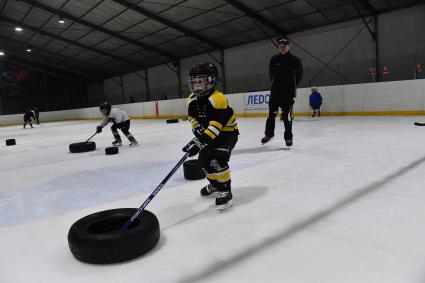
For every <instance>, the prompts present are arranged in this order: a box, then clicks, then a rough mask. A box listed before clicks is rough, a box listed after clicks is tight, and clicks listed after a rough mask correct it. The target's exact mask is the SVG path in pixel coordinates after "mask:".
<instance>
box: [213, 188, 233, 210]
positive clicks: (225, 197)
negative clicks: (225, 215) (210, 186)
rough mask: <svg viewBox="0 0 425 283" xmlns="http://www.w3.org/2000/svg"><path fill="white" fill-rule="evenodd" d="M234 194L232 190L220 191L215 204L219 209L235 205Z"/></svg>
mask: <svg viewBox="0 0 425 283" xmlns="http://www.w3.org/2000/svg"><path fill="white" fill-rule="evenodd" d="M232 199H233V196H232V192H231V191H230V190H227V191H221V192H218V196H217V198H216V199H215V205H216V206H217V208H218V209H220V210H223V209H226V208H229V207H231V206H232V205H233V202H232Z"/></svg>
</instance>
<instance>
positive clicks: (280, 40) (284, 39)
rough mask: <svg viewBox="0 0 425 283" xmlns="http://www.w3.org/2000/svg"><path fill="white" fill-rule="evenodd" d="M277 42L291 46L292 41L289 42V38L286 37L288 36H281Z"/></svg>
mask: <svg viewBox="0 0 425 283" xmlns="http://www.w3.org/2000/svg"><path fill="white" fill-rule="evenodd" d="M276 41H277V44H279V45H281V44H282V45H283V44H289V43H290V41H289V38H288V37H286V36H281V37H278V38H277V39H276Z"/></svg>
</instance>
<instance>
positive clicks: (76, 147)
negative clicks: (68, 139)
mask: <svg viewBox="0 0 425 283" xmlns="http://www.w3.org/2000/svg"><path fill="white" fill-rule="evenodd" d="M95 149H96V143H95V142H77V143H71V144H70V145H69V151H70V152H71V153H79V152H88V151H93V150H95Z"/></svg>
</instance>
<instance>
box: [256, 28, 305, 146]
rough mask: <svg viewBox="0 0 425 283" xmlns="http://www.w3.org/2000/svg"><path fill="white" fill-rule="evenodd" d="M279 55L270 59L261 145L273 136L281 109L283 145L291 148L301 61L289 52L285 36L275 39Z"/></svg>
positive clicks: (301, 68)
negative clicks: (266, 107) (266, 109)
mask: <svg viewBox="0 0 425 283" xmlns="http://www.w3.org/2000/svg"><path fill="white" fill-rule="evenodd" d="M277 43H278V45H279V54H277V55H274V56H273V57H272V58H271V59H270V65H269V73H270V80H271V82H272V86H271V93H270V101H269V116H268V118H267V122H266V131H265V136H264V137H263V138H262V139H261V143H262V144H265V143H267V142H269V141H270V140H271V139H272V138H273V136H274V128H275V121H276V115H277V112H278V110H279V107H280V108H281V109H282V116H283V122H284V124H285V133H284V138H285V143H286V145H287V146H292V144H293V141H292V136H293V135H292V117H291V115H292V107H293V105H294V99H295V95H296V88H297V86H298V84H299V82H300V81H301V78H302V76H303V66H302V63H301V59H300V58H298V57H297V56H294V55H292V54H291V53H290V52H289V49H290V48H291V44H290V41H289V39H288V38H287V37H286V36H282V37H280V38H278V39H277Z"/></svg>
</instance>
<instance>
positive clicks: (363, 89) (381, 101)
mask: <svg viewBox="0 0 425 283" xmlns="http://www.w3.org/2000/svg"><path fill="white" fill-rule="evenodd" d="M319 92H320V93H321V94H322V96H323V100H324V103H323V106H322V115H324V116H325V115H328V116H332V115H335V116H336V115H425V80H424V79H422V80H409V81H394V82H382V83H368V84H355V85H337V86H327V87H321V88H320V89H319ZM309 94H310V89H309V88H302V89H298V93H297V99H296V102H295V105H294V112H295V115H297V116H303V115H308V114H309V110H310V109H309V104H308V97H309ZM269 96H270V92H269V91H261V92H247V93H235V94H229V95H227V97H228V99H229V103H230V105H231V106H232V107H233V108H234V110H235V113H236V114H237V116H239V117H255V116H266V115H267V109H268V108H267V103H268V98H269ZM117 106H118V107H119V108H121V109H123V110H126V111H127V112H128V113H129V115H130V117H131V118H133V119H162V118H181V117H185V116H186V115H187V105H186V100H185V99H173V100H162V101H158V102H154V101H152V102H140V103H131V104H120V105H117ZM22 117H23V114H16V115H3V116H0V126H6V125H15V124H21V123H22ZM40 119H41V121H42V122H53V121H67V120H84V119H100V113H99V111H98V108H97V107H92V108H83V109H74V110H64V111H51V112H42V113H40Z"/></svg>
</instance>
